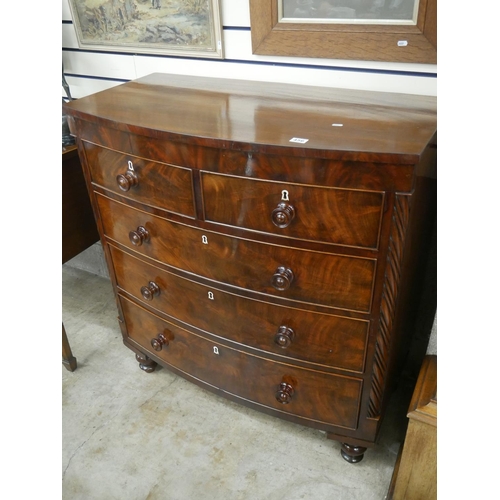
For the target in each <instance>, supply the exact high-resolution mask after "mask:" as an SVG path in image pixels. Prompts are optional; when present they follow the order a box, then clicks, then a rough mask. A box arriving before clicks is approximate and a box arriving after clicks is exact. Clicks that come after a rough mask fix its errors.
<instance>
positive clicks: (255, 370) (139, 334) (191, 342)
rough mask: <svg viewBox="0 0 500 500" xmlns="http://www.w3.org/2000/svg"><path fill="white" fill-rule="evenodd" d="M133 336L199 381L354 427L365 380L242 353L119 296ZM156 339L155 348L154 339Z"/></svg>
mask: <svg viewBox="0 0 500 500" xmlns="http://www.w3.org/2000/svg"><path fill="white" fill-rule="evenodd" d="M120 303H121V307H122V311H123V314H124V321H125V323H126V327H127V332H128V336H129V338H130V339H131V340H132V341H133V342H135V343H136V344H137V345H138V346H140V348H141V350H143V351H145V352H153V353H154V354H156V355H157V356H158V357H159V358H161V359H162V361H163V362H164V363H165V364H166V365H171V366H173V367H175V368H176V369H178V370H180V371H181V372H184V373H186V374H188V375H190V376H192V377H195V378H196V379H198V380H200V381H202V382H205V383H206V384H208V385H210V386H213V387H215V388H217V389H220V390H222V391H225V392H227V393H229V394H232V395H234V396H237V397H240V398H242V399H244V400H248V401H251V402H253V403H256V404H258V405H262V406H265V407H267V408H271V409H273V410H277V411H279V412H284V413H290V414H293V415H295V416H298V417H301V418H304V419H307V420H314V421H317V422H323V423H325V424H331V425H336V426H340V427H345V428H349V429H355V428H356V426H357V419H358V413H359V403H360V397H361V390H362V380H360V379H356V378H353V377H346V376H340V375H333V374H330V373H325V372H319V371H314V370H308V369H304V368H298V367H295V366H292V365H288V364H285V363H278V362H273V361H269V360H266V359H264V358H261V357H258V356H253V355H250V354H246V353H243V352H241V351H238V350H236V349H232V348H229V347H226V346H222V345H220V344H217V343H214V342H212V341H209V340H206V339H205V338H202V337H199V336H197V335H194V334H192V333H190V332H188V331H186V330H184V329H181V328H178V327H176V326H175V325H173V324H171V323H168V322H165V321H163V320H162V319H160V318H159V317H157V316H155V315H153V314H151V313H149V312H147V311H146V310H144V309H142V308H141V307H139V306H137V305H136V304H134V303H132V302H131V301H129V300H127V299H125V298H123V297H120ZM152 340H156V345H157V348H159V349H160V350H153V348H152V345H151V341H152Z"/></svg>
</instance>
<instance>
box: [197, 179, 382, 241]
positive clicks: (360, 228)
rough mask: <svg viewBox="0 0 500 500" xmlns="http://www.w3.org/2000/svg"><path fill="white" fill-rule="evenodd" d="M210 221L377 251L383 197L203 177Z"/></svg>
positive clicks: (313, 187)
mask: <svg viewBox="0 0 500 500" xmlns="http://www.w3.org/2000/svg"><path fill="white" fill-rule="evenodd" d="M202 185H203V203H204V210H205V219H206V220H210V221H213V222H218V223H222V224H227V225H230V226H238V227H242V228H246V229H251V230H254V231H262V232H266V233H273V234H278V235H280V236H287V237H292V238H299V239H304V240H313V241H322V242H326V243H336V244H339V245H347V246H355V247H366V248H377V247H378V240H379V232H380V224H381V216H382V209H383V206H384V194H383V193H382V192H374V191H356V190H349V189H338V188H325V187H317V186H305V185H301V184H290V183H283V182H270V181H259V180H256V179H246V178H241V177H233V176H227V175H217V174H212V173H207V172H203V173H202Z"/></svg>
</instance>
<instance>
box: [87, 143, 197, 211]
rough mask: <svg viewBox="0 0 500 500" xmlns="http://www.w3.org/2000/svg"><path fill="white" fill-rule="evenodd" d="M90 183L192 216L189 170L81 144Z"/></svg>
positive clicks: (90, 144)
mask: <svg viewBox="0 0 500 500" xmlns="http://www.w3.org/2000/svg"><path fill="white" fill-rule="evenodd" d="M83 144H84V149H85V155H86V157H87V162H88V165H89V167H90V174H91V177H92V182H94V183H95V184H97V185H99V186H102V187H103V188H105V189H108V190H110V191H113V192H115V193H118V194H120V195H122V196H125V197H127V198H130V199H133V200H135V201H139V202H141V203H146V204H147V205H151V206H153V207H158V208H162V209H164V210H168V211H170V212H175V213H178V214H181V215H187V216H189V217H195V205H194V196H193V178H192V177H193V176H192V171H191V170H190V169H189V168H183V167H178V166H174V165H169V164H166V163H160V162H157V161H153V160H149V159H147V158H141V157H138V156H133V155H131V154H126V153H121V152H118V151H114V150H112V149H107V148H103V147H101V146H97V145H96V144H92V143H88V142H84V143H83Z"/></svg>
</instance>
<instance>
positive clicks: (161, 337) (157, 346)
mask: <svg viewBox="0 0 500 500" xmlns="http://www.w3.org/2000/svg"><path fill="white" fill-rule="evenodd" d="M168 344H169V342H168V339H167V337H165V334H163V333H159V334H158V335H157V336H156V337H155V338H154V339H152V340H151V347H152V348H153V349H154V350H155V351H161V350H162V349H163V346H168Z"/></svg>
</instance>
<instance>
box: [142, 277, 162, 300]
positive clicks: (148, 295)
mask: <svg viewBox="0 0 500 500" xmlns="http://www.w3.org/2000/svg"><path fill="white" fill-rule="evenodd" d="M159 294H160V287H159V286H158V285H157V284H156V283H155V282H154V281H150V282H149V283H148V284H147V286H143V287H141V295H142V297H143V299H144V300H153V298H154V297H155V296H156V295H159Z"/></svg>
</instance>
